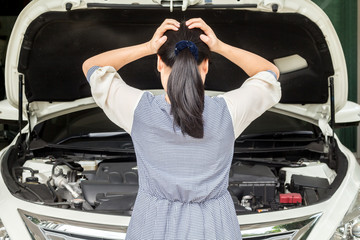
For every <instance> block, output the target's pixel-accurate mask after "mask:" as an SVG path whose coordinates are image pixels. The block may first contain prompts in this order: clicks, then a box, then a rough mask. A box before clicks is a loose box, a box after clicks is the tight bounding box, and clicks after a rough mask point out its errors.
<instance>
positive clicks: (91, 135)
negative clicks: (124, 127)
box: [57, 132, 129, 144]
mask: <svg viewBox="0 0 360 240" xmlns="http://www.w3.org/2000/svg"><path fill="white" fill-rule="evenodd" d="M123 135H129V134H128V133H127V132H98V133H87V134H81V135H75V136H70V137H67V138H64V139H62V140H60V141H59V142H58V143H57V144H62V143H64V142H67V141H69V140H72V139H79V138H106V137H116V136H123Z"/></svg>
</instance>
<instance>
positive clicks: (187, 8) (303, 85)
mask: <svg viewBox="0 0 360 240" xmlns="http://www.w3.org/2000/svg"><path fill="white" fill-rule="evenodd" d="M192 17H201V18H203V19H204V20H205V21H206V22H207V23H208V24H209V25H210V26H211V27H212V28H213V29H214V31H215V33H216V34H217V36H218V37H219V38H220V39H221V40H223V41H224V42H227V43H229V44H232V45H235V46H238V47H241V48H244V49H247V50H250V51H253V52H255V53H258V54H260V55H261V56H264V57H265V58H267V59H269V60H270V61H272V62H274V63H275V64H276V65H277V66H278V68H279V69H280V71H281V77H280V79H279V81H280V82H281V85H282V99H281V101H280V103H279V104H277V105H276V106H274V107H273V108H272V109H270V110H269V111H267V112H266V113H264V114H263V115H262V116H261V117H260V118H259V119H257V120H255V121H254V122H253V123H252V124H251V125H250V126H249V127H248V128H247V129H246V130H245V131H244V132H243V133H242V135H241V136H240V137H239V138H238V139H237V140H236V142H235V153H234V160H233V165H232V167H231V172H230V176H229V191H230V193H231V195H232V197H233V200H234V206H235V209H236V212H237V214H238V221H239V226H240V228H241V231H242V235H243V239H252V240H254V239H282V240H285V239H313V240H319V239H320V240H321V239H336V240H339V239H357V238H356V237H360V195H359V190H360V167H359V165H358V163H357V161H356V159H355V157H354V155H353V154H352V153H351V151H349V150H348V149H347V148H346V147H344V146H343V145H342V144H341V142H340V141H339V139H338V138H337V137H336V135H335V134H334V131H333V127H335V126H340V125H342V124H344V125H349V124H353V125H356V124H358V122H359V121H360V115H359V113H360V106H359V105H357V104H355V103H351V102H347V81H348V79H347V70H346V65H345V58H344V54H343V52H342V48H341V45H340V42H339V39H338V37H337V35H336V32H335V30H334V28H333V26H332V25H331V22H330V20H329V19H328V17H327V16H326V14H325V13H324V12H323V11H322V10H321V9H320V8H319V7H318V6H316V5H315V4H314V3H312V2H311V1H310V0H296V1H290V0H226V1H225V0H182V1H172V0H170V1H160V0H136V1H135V0H122V1H120V0H35V1H32V2H30V4H29V5H28V6H27V7H26V8H25V9H24V10H23V11H22V13H21V14H20V15H19V17H18V19H17V21H16V24H15V26H14V29H13V32H12V35H11V38H10V41H9V45H8V51H7V59H6V72H5V78H6V79H5V80H6V94H7V98H8V101H9V102H10V104H11V105H12V106H14V107H16V108H18V109H22V113H23V114H18V116H19V119H17V120H18V121H19V122H22V121H24V120H27V122H28V124H27V125H26V126H25V127H23V129H22V130H21V132H20V133H19V134H18V135H17V136H16V138H15V139H14V141H13V142H12V143H11V144H10V145H9V146H7V147H6V148H5V149H3V150H2V151H1V152H0V169H1V176H0V240H5V239H12V240H28V239H50V240H64V239H66V240H75V239H76V240H79V239H107V240H109V239H124V238H125V235H126V230H127V226H128V224H129V221H130V218H131V213H132V207H133V204H134V200H135V197H136V194H137V190H138V178H137V166H136V158H135V154H134V149H133V145H132V141H131V137H130V136H129V135H128V134H126V133H125V132H124V131H123V130H122V129H119V128H118V127H117V126H115V125H114V124H113V123H111V122H110V121H109V120H108V119H107V118H106V116H105V115H104V113H103V112H102V110H101V109H99V108H98V107H97V106H96V104H95V103H94V101H93V99H92V97H91V94H90V88H89V85H88V83H87V81H86V79H85V77H84V76H83V73H82V70H81V66H82V63H83V61H84V60H85V59H87V58H88V57H90V56H93V55H95V54H97V53H100V52H102V51H105V50H108V49H113V48H117V47H122V46H128V45H131V44H136V43H141V42H143V41H145V40H148V39H150V38H151V36H152V34H153V32H154V31H155V29H156V28H157V27H158V25H159V24H160V23H161V22H162V21H163V20H164V19H165V18H175V19H178V20H183V19H189V18H192ZM211 62H212V64H211V65H210V71H209V74H208V76H207V81H206V86H205V88H206V93H207V94H208V95H216V94H219V93H221V92H224V91H229V90H231V89H234V88H237V87H239V86H240V85H241V84H242V83H243V81H244V80H245V79H246V78H247V76H246V74H245V73H244V72H243V71H242V70H241V69H239V68H237V67H236V66H234V65H233V64H232V63H231V62H229V61H227V60H226V59H224V58H223V57H222V56H220V55H217V54H213V56H212V59H211ZM155 66H156V58H155V56H150V57H146V58H143V59H141V60H138V61H136V62H133V63H131V64H129V65H127V66H126V67H124V68H123V69H121V70H120V75H121V76H123V78H124V79H125V80H126V81H127V83H128V84H129V85H132V86H134V87H137V88H141V89H146V90H150V91H152V92H153V93H154V94H159V93H161V92H162V91H161V90H159V89H161V84H160V81H159V79H158V76H157V74H156V72H155ZM23 116H24V118H26V119H23Z"/></svg>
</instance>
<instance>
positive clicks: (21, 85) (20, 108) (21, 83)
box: [17, 73, 24, 157]
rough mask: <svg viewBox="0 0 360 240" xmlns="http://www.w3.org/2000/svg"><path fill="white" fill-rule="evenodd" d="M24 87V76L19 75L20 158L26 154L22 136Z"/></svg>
mask: <svg viewBox="0 0 360 240" xmlns="http://www.w3.org/2000/svg"><path fill="white" fill-rule="evenodd" d="M23 87H24V75H23V74H21V73H20V74H19V93H18V94H19V99H18V101H19V102H18V110H19V116H18V126H19V138H20V141H18V145H17V148H18V151H19V152H18V156H19V157H21V156H23V154H24V147H23V146H22V144H23V140H24V138H23V135H22V134H21V129H22V122H23V115H22V110H23Z"/></svg>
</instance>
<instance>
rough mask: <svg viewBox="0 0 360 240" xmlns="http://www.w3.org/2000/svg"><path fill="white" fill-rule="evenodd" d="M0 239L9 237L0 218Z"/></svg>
mask: <svg viewBox="0 0 360 240" xmlns="http://www.w3.org/2000/svg"><path fill="white" fill-rule="evenodd" d="M0 240H10V237H9V235H8V233H7V231H6V229H5V226H4V224H3V223H2V221H1V219H0Z"/></svg>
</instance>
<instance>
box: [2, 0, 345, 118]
mask: <svg viewBox="0 0 360 240" xmlns="http://www.w3.org/2000/svg"><path fill="white" fill-rule="evenodd" d="M167 2H168V1H151V0H147V1H145V0H143V1H141V0H140V1H136V3H137V4H133V2H132V1H114V0H113V1H111V0H108V1H100V0H98V1H89V0H88V1H87V0H84V1H79V0H68V1H59V0H38V1H32V2H31V3H30V4H29V5H28V6H27V7H26V8H25V9H24V10H23V11H22V13H21V14H20V15H19V17H18V19H17V22H16V24H15V26H14V29H13V32H12V35H11V38H10V42H9V46H8V53H7V60H6V91H7V97H8V99H9V101H10V102H11V104H12V105H13V106H19V96H21V94H19V90H18V89H19V79H23V82H24V94H23V103H24V104H23V107H24V109H25V108H26V106H27V103H29V106H28V109H29V110H30V112H31V114H30V116H36V117H37V118H38V119H39V118H43V117H45V116H47V115H49V114H53V113H54V112H61V111H63V110H66V111H69V109H76V108H82V107H84V106H85V107H89V106H90V105H91V104H94V103H93V100H92V98H91V93H90V87H89V85H88V83H87V81H86V78H85V77H84V75H83V73H82V69H81V67H82V63H83V62H84V61H85V60H86V59H87V58H89V57H91V56H93V55H95V54H98V53H100V52H103V51H106V50H110V49H113V48H119V47H124V46H128V45H132V44H138V43H142V42H143V41H146V40H148V39H150V38H151V37H152V34H153V33H154V31H155V29H156V28H157V27H158V26H159V24H160V23H161V22H162V21H163V20H164V19H165V18H175V19H178V20H182V19H189V18H192V17H201V18H203V19H204V20H205V21H206V22H207V23H208V24H209V25H210V26H211V27H212V28H213V29H214V31H215V33H216V34H217V36H218V37H219V38H220V39H221V40H223V41H224V42H226V43H229V44H231V45H234V46H237V47H240V48H244V49H246V50H249V51H252V52H255V53H257V54H259V55H261V56H263V57H265V58H266V59H268V60H270V61H272V62H274V63H275V64H276V65H277V66H278V67H279V69H280V71H281V76H280V79H279V81H280V82H281V86H282V98H281V101H280V103H279V104H278V105H276V106H275V108H276V109H277V111H281V112H287V113H289V114H291V115H297V116H300V117H302V118H306V119H310V120H318V119H319V118H324V116H327V118H329V117H330V99H331V98H330V91H329V79H330V78H333V80H334V99H335V101H334V105H333V106H334V110H335V112H336V111H338V110H340V109H341V108H342V107H343V106H344V105H345V103H346V99H347V81H348V79H347V71H346V65H345V58H344V54H343V52H342V48H341V45H340V42H339V39H338V37H337V35H336V32H335V30H334V28H333V26H332V25H331V22H330V20H329V19H328V17H327V16H326V14H325V13H324V12H323V11H322V10H321V9H320V8H319V7H318V6H316V5H315V4H314V3H312V2H310V1H308V0H298V1H287V0H276V1H275V0H273V1H271V0H266V1H264V0H247V1H245V0H244V1H237V0H233V1H226V4H225V3H224V2H225V1H215V0H213V1H205V3H202V2H203V1H200V3H197V4H195V5H193V6H188V7H185V9H186V11H182V10H185V9H184V6H182V8H180V7H179V8H177V7H176V6H169V5H167ZM170 2H172V1H170ZM184 2H185V1H184ZM196 2H199V1H186V3H187V4H189V3H196ZM159 3H162V4H163V5H161V4H159ZM273 3H277V5H274V4H273ZM183 5H184V4H183ZM274 6H275V7H274ZM171 7H172V8H173V11H172V12H171V11H169V9H170V8H171ZM203 9H204V10H203ZM273 10H277V12H274V11H273ZM155 67H156V57H155V56H149V57H146V58H143V59H140V60H138V61H135V62H133V63H130V64H128V65H127V66H125V67H124V68H122V69H121V70H120V75H121V76H122V77H123V78H124V80H125V81H126V82H127V83H128V84H129V85H131V86H134V87H137V88H140V89H160V88H161V83H160V81H159V76H158V74H157V72H156V71H155V69H156V68H155ZM246 78H247V76H246V74H245V73H244V72H243V71H242V70H241V69H239V68H238V67H237V66H235V65H234V64H232V63H231V62H229V61H228V60H226V59H225V58H223V57H222V56H220V55H217V54H213V55H212V59H211V64H210V70H209V73H208V76H207V79H206V84H205V88H206V89H207V90H214V91H229V90H232V89H234V88H237V87H239V86H241V84H242V83H243V82H244V81H245V80H246Z"/></svg>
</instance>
